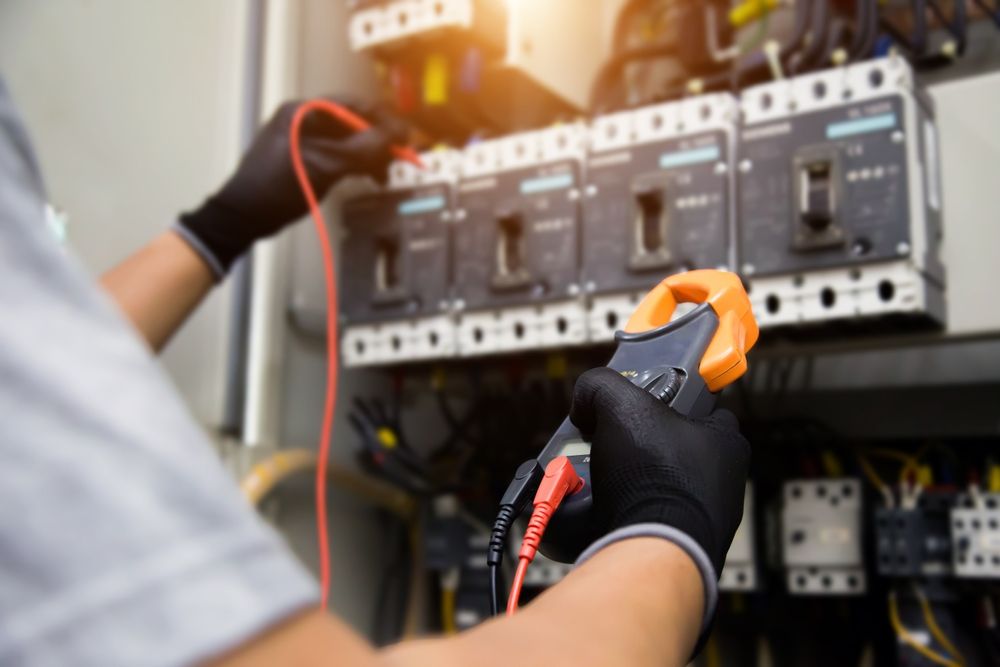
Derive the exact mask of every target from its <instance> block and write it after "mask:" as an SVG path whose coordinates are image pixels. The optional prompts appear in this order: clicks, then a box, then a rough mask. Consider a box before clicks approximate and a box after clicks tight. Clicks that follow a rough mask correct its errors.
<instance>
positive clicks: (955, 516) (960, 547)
mask: <svg viewBox="0 0 1000 667" xmlns="http://www.w3.org/2000/svg"><path fill="white" fill-rule="evenodd" d="M951 539H952V554H953V557H954V566H955V576H956V577H967V578H975V579H1000V494H997V493H991V494H985V495H981V496H978V497H976V498H975V499H973V498H972V497H969V496H966V497H963V498H962V499H961V500H960V502H958V503H957V504H956V506H955V507H954V508H953V509H952V510H951Z"/></svg>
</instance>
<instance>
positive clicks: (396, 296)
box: [340, 151, 458, 366]
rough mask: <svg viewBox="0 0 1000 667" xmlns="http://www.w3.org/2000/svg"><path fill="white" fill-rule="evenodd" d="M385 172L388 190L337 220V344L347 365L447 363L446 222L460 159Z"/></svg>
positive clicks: (346, 209)
mask: <svg viewBox="0 0 1000 667" xmlns="http://www.w3.org/2000/svg"><path fill="white" fill-rule="evenodd" d="M423 160H424V162H425V165H426V169H422V170H421V169H417V168H416V167H414V166H413V165H410V164H407V163H404V162H395V163H393V164H392V166H391V167H390V172H389V183H388V186H387V187H386V188H385V189H383V190H381V191H379V192H375V193H371V194H366V195H362V196H360V197H357V198H354V199H350V200H348V201H347V202H345V204H344V206H343V209H342V214H341V218H342V220H343V229H344V234H343V239H342V241H341V244H340V265H341V272H340V275H341V279H340V315H341V321H342V322H343V323H344V326H345V329H344V334H343V337H342V341H341V351H342V354H343V357H344V362H345V364H346V365H348V366H358V365H366V364H379V363H394V362H402V361H412V360H417V359H429V358H436V357H445V356H451V355H453V354H454V350H455V327H454V323H453V319H452V318H451V316H450V315H449V312H448V311H449V309H450V292H451V275H450V261H451V252H450V225H449V223H450V220H451V206H452V202H453V184H454V182H455V180H456V175H457V166H458V159H457V155H456V154H455V153H453V152H449V151H441V152H434V153H427V154H425V155H424V156H423Z"/></svg>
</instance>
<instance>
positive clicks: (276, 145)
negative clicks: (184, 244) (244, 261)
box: [176, 97, 405, 279]
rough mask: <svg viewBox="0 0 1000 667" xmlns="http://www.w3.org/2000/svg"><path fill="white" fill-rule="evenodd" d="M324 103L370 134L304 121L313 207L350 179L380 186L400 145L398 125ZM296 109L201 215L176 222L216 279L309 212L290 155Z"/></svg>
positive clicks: (272, 127) (271, 126)
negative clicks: (358, 118) (366, 125)
mask: <svg viewBox="0 0 1000 667" xmlns="http://www.w3.org/2000/svg"><path fill="white" fill-rule="evenodd" d="M329 99H330V100H332V101H334V102H336V103H338V104H342V105H344V106H346V107H348V108H350V109H351V110H352V111H354V112H355V113H358V114H360V115H362V116H364V117H366V119H367V120H368V121H369V122H370V123H371V126H372V127H371V129H369V130H367V131H365V132H354V131H353V130H351V129H349V128H347V127H346V126H344V125H343V124H341V123H340V122H339V121H337V120H336V119H335V118H332V117H330V116H329V115H327V114H324V113H322V112H320V111H314V112H312V113H310V114H309V115H308V116H306V118H305V120H304V121H303V123H302V129H301V137H300V141H301V150H302V160H303V163H304V164H305V167H306V171H307V172H308V174H309V179H310V182H311V183H312V186H313V188H314V189H315V191H316V198H317V199H322V198H323V196H324V195H325V194H326V193H327V191H329V189H330V188H331V187H332V186H333V185H334V184H335V183H337V181H339V180H340V179H341V178H343V177H344V176H347V175H348V174H358V175H368V176H372V177H374V178H376V179H377V180H379V181H384V180H385V177H386V169H387V167H388V166H389V163H390V162H391V161H392V155H391V153H390V144H393V143H399V142H402V141H403V140H404V139H405V127H404V126H403V125H402V123H400V122H399V121H397V120H396V119H394V118H393V117H391V116H390V115H388V114H387V113H385V112H384V111H382V110H381V109H378V108H376V107H374V106H372V105H363V104H358V103H354V102H347V101H345V100H343V99H339V98H335V97H330V98H329ZM299 104H300V102H288V103H286V104H284V105H282V106H281V107H280V108H279V109H278V111H277V112H276V113H275V114H274V116H272V117H271V120H269V121H268V122H267V124H266V125H264V127H262V128H261V129H260V131H259V132H258V133H257V136H256V137H255V138H254V141H253V143H252V144H251V146H250V148H249V149H248V150H247V152H246V153H245V154H244V156H243V159H242V160H241V161H240V164H239V166H238V167H237V168H236V173H234V174H233V175H232V176H231V177H230V178H229V180H228V181H227V182H226V183H225V185H223V186H222V189H221V190H219V191H218V192H217V193H216V194H214V195H212V196H211V197H209V198H208V199H207V200H206V201H205V203H204V204H202V206H201V207H200V208H199V209H197V210H195V211H193V212H190V213H185V214H183V215H182V216H181V217H180V221H179V223H178V225H177V228H176V231H177V232H178V233H180V235H181V236H183V237H184V238H185V240H187V241H188V243H190V244H191V246H192V247H193V248H194V249H195V250H196V251H198V253H199V254H200V255H201V256H202V257H203V258H204V259H205V261H206V263H207V264H208V265H209V266H210V267H211V268H212V270H213V272H214V273H215V274H216V277H217V278H219V279H221V278H222V277H223V276H225V274H226V272H227V271H228V270H229V267H230V266H231V265H232V264H233V262H235V261H236V259H237V258H239V256H240V255H242V254H243V253H244V252H246V250H247V249H248V248H249V247H250V246H251V245H253V243H254V242H255V241H257V240H258V239H261V238H264V237H266V236H270V235H272V234H274V233H276V232H278V231H279V230H281V229H282V228H283V227H285V226H286V225H288V224H289V223H291V222H294V221H295V220H298V219H299V218H301V217H302V216H304V215H305V214H306V213H307V211H308V207H307V205H306V200H305V197H304V196H303V194H302V191H301V190H300V189H299V185H298V181H297V180H296V179H295V172H294V170H293V168H292V160H291V156H290V154H289V140H290V133H291V125H292V117H293V116H294V115H295V110H296V109H297V108H298V106H299Z"/></svg>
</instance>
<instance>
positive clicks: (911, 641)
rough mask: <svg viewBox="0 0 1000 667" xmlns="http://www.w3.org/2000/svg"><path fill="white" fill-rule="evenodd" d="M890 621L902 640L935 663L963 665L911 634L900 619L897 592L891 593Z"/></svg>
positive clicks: (943, 666)
mask: <svg viewBox="0 0 1000 667" xmlns="http://www.w3.org/2000/svg"><path fill="white" fill-rule="evenodd" d="M889 623H890V624H891V625H892V629H893V631H894V632H895V633H896V636H897V637H899V640H900V641H901V642H903V643H904V644H906V645H907V646H909V647H910V648H912V649H913V650H914V651H916V652H917V653H919V654H920V655H922V656H924V657H925V658H927V659H928V660H930V661H931V662H933V663H934V664H935V665H942V667H962V665H961V664H960V663H957V662H955V661H954V660H951V659H949V658H945V657H944V656H942V655H941V654H939V653H937V652H936V651H932V650H931V649H929V648H927V647H926V646H924V645H923V644H921V643H920V642H918V641H917V640H916V639H915V638H914V637H913V635H911V634H910V632H909V630H907V629H906V628H905V627H903V623H902V622H901V621H900V620H899V608H898V607H897V606H896V594H895V592H893V593H889Z"/></svg>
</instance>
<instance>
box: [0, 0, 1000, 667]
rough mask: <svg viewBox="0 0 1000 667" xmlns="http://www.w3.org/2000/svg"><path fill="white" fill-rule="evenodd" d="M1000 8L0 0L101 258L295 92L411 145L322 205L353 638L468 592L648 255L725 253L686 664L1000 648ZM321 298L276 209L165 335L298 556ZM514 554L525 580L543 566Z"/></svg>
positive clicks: (125, 249)
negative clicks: (404, 154)
mask: <svg viewBox="0 0 1000 667" xmlns="http://www.w3.org/2000/svg"><path fill="white" fill-rule="evenodd" d="M998 30H1000V6H998V5H997V4H996V3H995V2H993V1H992V0H972V1H969V2H963V1H960V0H919V1H918V0H914V1H909V0H906V1H903V0H884V1H878V2H876V0H858V1H853V0H839V1H830V2H823V1H819V0H759V1H758V0H747V1H739V0H710V1H707V2H694V1H692V0H531V1H529V0H355V1H353V2H351V1H346V2H345V1H344V0H284V1H282V0H216V1H215V2H211V3H205V2H195V1H194V0H183V1H178V0H146V1H145V2H142V3H136V2H125V1H124V0H81V1H77V2H70V1H67V0H62V1H53V2H45V3H39V2H31V1H29V0H7V1H6V2H4V3H3V4H2V6H0V73H2V75H3V77H4V78H5V80H6V82H7V85H8V86H9V88H10V89H11V93H12V96H13V98H14V100H15V102H16V103H17V104H18V106H19V108H20V110H21V112H22V115H23V116H24V119H25V121H26V124H27V126H28V128H29V131H30V132H31V135H32V138H33V140H34V142H35V146H36V150H37V151H38V154H39V157H40V161H41V165H42V170H43V172H44V175H45V178H46V182H47V186H48V191H49V197H50V200H51V203H52V205H53V206H54V207H55V208H56V209H57V210H58V211H59V213H60V216H61V218H60V219H61V221H62V224H63V225H64V233H65V242H66V244H67V245H68V246H69V247H70V248H71V249H72V250H73V252H75V253H76V254H78V255H79V256H80V257H81V258H82V259H83V260H84V262H85V263H86V265H87V266H88V267H89V268H90V269H91V270H92V272H93V273H94V275H95V276H96V275H98V274H99V273H100V272H102V271H104V270H106V269H108V268H110V267H111V266H113V265H114V264H115V263H116V262H118V261H120V260H121V259H123V258H124V257H126V256H127V255H128V254H129V253H130V252H132V251H134V250H135V249H136V248H138V247H139V246H140V245H141V244H143V243H144V242H146V241H147V240H149V239H150V238H152V237H153V236H154V235H155V234H156V233H158V232H160V231H161V230H163V229H164V228H166V227H167V226H169V225H171V224H172V222H173V221H174V219H175V218H176V216H177V214H178V213H179V212H180V211H183V210H186V209H189V208H192V207H194V206H196V205H197V204H198V203H199V202H200V201H201V200H202V198H203V197H204V196H205V195H206V194H207V193H209V192H211V191H213V190H214V189H215V188H216V187H217V186H218V184H219V183H220V182H221V181H222V180H223V179H224V178H225V177H226V176H227V175H228V173H229V172H230V170H231V169H232V168H233V167H234V166H235V164H236V161H237V159H238V157H239V155H240V154H241V151H242V149H243V147H245V146H246V144H247V142H248V140H249V139H250V137H252V136H253V132H254V131H255V129H256V127H257V126H258V125H259V123H260V122H261V121H262V120H263V119H265V118H267V117H268V116H269V115H270V113H271V112H272V111H273V110H274V109H275V108H276V107H277V105H279V104H280V103H281V102H283V101H285V100H288V99H299V98H305V97H309V96H315V95H320V94H324V93H329V92H346V93H351V94H352V95H354V96H356V97H360V98H365V99H379V100H381V101H382V103H384V104H385V105H386V106H388V107H390V108H392V109H394V110H395V112H396V113H397V114H398V115H400V116H402V117H404V118H406V119H407V120H408V121H409V122H410V124H411V126H412V142H413V143H414V145H416V146H417V147H418V148H420V149H421V150H423V151H425V153H424V162H425V163H426V165H427V167H428V168H427V169H425V170H423V171H417V170H415V169H412V168H409V167H408V166H407V165H404V164H397V165H394V166H393V168H392V170H391V174H390V180H389V183H388V184H386V185H385V186H378V185H376V184H374V183H370V182H360V181H359V182H351V183H344V184H343V185H342V186H340V187H339V188H338V189H337V190H336V191H335V193H334V194H333V196H331V197H330V198H329V199H328V200H327V201H326V202H325V206H324V210H325V212H326V216H327V219H328V221H329V223H330V227H331V229H332V230H333V231H334V236H335V239H336V242H337V246H338V250H339V253H340V261H339V266H340V274H339V288H340V310H339V313H338V316H339V323H340V327H339V328H340V350H339V354H340V359H341V362H342V364H343V365H344V366H345V367H346V368H345V369H344V370H343V371H342V373H341V376H340V390H339V402H338V412H337V417H336V420H335V425H334V433H333V437H332V465H331V466H330V468H329V471H328V472H329V479H330V484H331V491H330V496H329V499H328V500H329V512H330V531H331V535H332V539H331V548H332V562H333V566H332V567H333V583H332V588H331V595H332V604H333V607H334V608H335V609H336V611H337V612H338V613H340V614H342V615H343V616H344V617H345V618H346V619H348V621H349V622H350V623H351V624H352V625H353V626H354V627H355V628H357V629H358V631H360V632H361V633H363V634H364V635H366V636H368V637H369V638H371V639H372V640H373V641H375V642H377V643H380V644H385V643H389V642H392V641H396V640H398V639H399V638H401V637H407V636H414V635H417V634H420V633H428V632H442V631H443V632H455V631H458V630H460V629H464V628H467V627H470V626H473V625H475V624H477V623H479V622H481V621H482V620H484V619H485V618H486V616H487V614H488V602H487V575H486V569H485V553H486V545H487V542H488V538H489V525H490V524H492V521H493V516H494V514H495V511H496V503H497V501H498V499H499V497H500V495H501V494H502V492H503V490H504V488H505V487H506V485H507V482H508V481H509V479H510V477H511V475H512V473H513V471H514V469H515V468H516V466H517V465H518V464H519V463H520V462H522V461H524V460H526V459H529V458H531V457H533V456H534V455H536V454H537V452H538V451H539V450H540V449H541V447H542V446H543V445H544V444H545V442H546V441H547V440H548V438H549V436H550V435H551V433H552V431H553V430H554V429H555V428H556V426H558V424H559V423H560V421H561V420H562V418H563V417H564V416H565V414H566V412H567V409H568V404H569V403H568V402H569V398H570V395H571V389H572V385H573V380H574V378H575V377H576V375H578V374H579V373H580V372H582V371H583V370H584V369H586V368H589V367H592V366H596V365H602V364H604V363H605V362H606V360H607V358H608V357H609V355H610V352H611V350H612V349H613V333H614V331H615V330H617V329H619V328H621V326H622V325H623V324H624V322H625V321H626V320H627V319H628V316H629V314H630V312H631V310H632V309H633V308H634V306H635V304H636V303H637V302H638V299H639V298H640V297H641V296H642V294H643V293H645V291H647V290H648V289H649V288H651V287H652V286H653V285H655V284H656V283H657V282H658V281H659V280H660V279H662V278H663V277H664V276H666V275H670V274H672V273H677V272H680V271H684V270H688V269H695V268H723V269H726V270H729V271H734V272H737V273H738V274H739V275H740V276H741V277H742V278H743V280H744V283H745V284H746V285H747V287H748V289H749V293H750V297H751V300H752V301H753V305H754V313H755V315H756V316H757V319H758V322H759V324H760V326H761V332H762V335H761V340H760V343H759V344H758V346H757V348H755V350H754V352H753V353H752V355H751V357H750V372H749V373H748V374H747V376H746V377H744V378H743V379H742V380H741V381H739V382H738V383H737V384H735V385H734V386H731V387H729V388H728V389H727V390H726V392H725V393H724V395H723V397H722V402H723V404H724V405H726V406H727V407H729V408H730V409H732V410H734V411H735V412H736V413H737V414H738V415H739V417H740V418H741V421H742V424H743V426H744V431H745V432H746V434H747V435H748V437H749V438H750V440H751V443H752V444H753V446H754V463H753V472H752V475H751V477H752V480H751V484H750V485H749V486H748V488H747V496H746V497H747V504H746V507H745V518H744V523H743V525H742V527H741V530H740V532H739V533H738V535H737V539H736V542H735V543H734V546H733V548H732V550H731V551H730V555H729V560H728V561H727V565H726V569H725V570H724V572H723V573H722V582H721V586H722V589H723V591H724V593H723V596H722V601H721V603H720V605H721V607H720V613H719V616H718V619H717V623H716V628H715V631H714V633H713V636H712V639H711V641H710V642H709V644H708V646H707V648H706V650H705V652H704V653H703V655H702V657H701V658H700V659H699V661H700V663H701V664H706V665H719V664H725V665H743V664H746V665H758V664H759V665H801V664H811V665H827V664H829V665H847V664H867V665H933V664H968V665H990V664H1000V633H998V629H997V625H996V603H997V602H998V596H997V593H998V586H997V584H998V580H1000V505H998V503H1000V407H998V406H1000V339H998V336H1000V308H998V307H997V303H998V300H997V297H996V294H995V290H996V289H997V286H998V285H1000V269H998V264H997V261H996V253H997V250H998V249H1000V219H998V214H997V211H1000V170H998V167H997V165H998V163H1000V131H998V126H997V119H998V118H1000V72H998V68H1000V39H998V37H1000V31H998ZM325 309H326V297H325V295H324V290H323V282H322V265H321V260H320V255H319V252H318V251H317V247H316V242H315V240H314V230H313V229H312V228H311V227H309V226H308V225H305V224H303V225H299V226H297V227H296V228H294V229H293V230H290V231H289V232H287V233H285V234H283V235H282V236H280V237H279V238H276V239H274V240H272V241H268V242H266V243H262V244H259V245H258V246H257V247H256V248H255V250H254V252H253V254H252V256H251V257H249V258H247V259H246V260H245V261H243V262H242V263H241V264H240V265H239V266H238V268H237V269H236V270H235V271H234V273H233V275H232V276H231V277H230V278H229V280H228V281H227V282H226V283H225V284H224V285H223V286H222V287H220V288H218V289H217V290H216V291H215V293H214V294H213V295H212V296H211V298H210V300H209V301H208V302H207V303H205V304H204V305H203V306H202V307H201V309H200V310H199V311H198V313H197V314H196V316H195V317H194V318H193V319H192V320H191V321H190V322H189V323H188V325H187V326H186V327H185V328H184V330H183V331H182V332H181V333H180V335H178V336H177V337H176V338H175V340H174V341H173V342H172V343H171V344H170V346H169V347H168V348H167V350H166V351H165V353H164V354H163V358H162V359H163V364H164V366H165V367H166V369H167V370H168V371H169V373H170V375H171V377H172V378H173V380H174V382H175V383H176V385H177V387H178V389H179V391H180V392H181V393H182V394H183V396H184V397H185V399H186V400H187V402H188V405H189V406H190V408H191V411H192V412H193V414H194V415H195V416H196V417H197V419H198V420H199V421H200V423H202V424H203V426H204V427H205V429H206V431H207V432H209V433H210V434H211V435H212V437H213V440H214V441H215V442H216V443H217V445H218V448H219V452H220V456H222V457H223V458H224V460H225V461H226V463H227V465H229V466H230V467H231V469H232V471H233V474H234V477H235V478H236V479H238V480H240V481H241V482H242V483H243V485H244V489H245V490H246V491H247V494H248V497H249V498H250V500H251V501H252V502H254V503H255V504H256V505H257V506H258V508H259V509H260V511H261V512H262V513H263V514H264V515H265V516H266V517H267V518H268V519H269V520H270V521H272V522H273V523H274V525H275V526H276V527H277V528H278V529H279V530H281V531H282V532H283V533H284V535H286V536H287V538H288V541H289V544H290V545H291V547H292V548H293V549H294V550H295V552H296V553H297V554H298V555H299V556H300V557H301V558H302V560H303V561H304V562H305V563H307V564H308V565H310V566H315V560H316V557H315V551H316V537H315V514H314V509H313V508H314V500H313V491H314V490H313V476H312V474H310V472H311V471H312V470H314V468H315V465H316V463H315V456H314V454H315V449H316V445H315V443H316V440H317V438H318V434H319V428H320V420H321V412H322V400H323V391H324V382H325V358H326V347H325V334H326V329H325V324H324V322H325V320H324V316H325ZM512 542H515V544H512V546H516V540H512ZM508 560H509V559H508ZM540 561H541V562H536V564H535V565H534V566H533V568H532V570H531V571H530V573H529V579H528V584H527V587H526V597H527V596H530V595H534V594H537V593H538V592H540V591H541V590H543V589H544V588H545V587H546V586H549V585H552V584H553V583H555V582H557V581H558V580H559V579H560V578H561V577H562V576H564V575H565V573H566V572H567V571H568V566H566V565H563V564H560V563H555V562H551V561H546V560H544V559H541V558H540Z"/></svg>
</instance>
